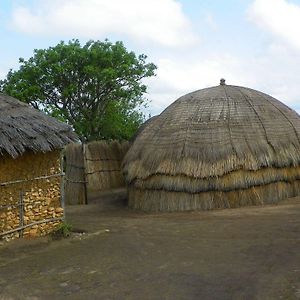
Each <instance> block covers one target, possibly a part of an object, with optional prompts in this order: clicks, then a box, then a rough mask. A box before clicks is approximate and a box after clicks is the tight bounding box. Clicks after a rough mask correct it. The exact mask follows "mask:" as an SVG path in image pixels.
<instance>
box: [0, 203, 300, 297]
mask: <svg viewBox="0 0 300 300" xmlns="http://www.w3.org/2000/svg"><path fill="white" fill-rule="evenodd" d="M67 212H68V214H67V217H68V220H69V222H70V223H72V224H73V225H74V227H75V228H77V229H80V230H81V229H82V230H86V231H87V234H84V235H78V234H77V235H74V236H73V237H71V238H68V239H64V240H60V241H49V240H48V239H45V238H44V239H39V240H37V241H24V240H23V241H16V242H12V243H10V244H8V245H7V244H6V245H2V246H0V299H22V300H23V299H75V300H76V299H85V300H88V299H105V300H108V299H120V300H121V299H122V300H123V299H137V300H142V299H151V300H152V299H168V300H176V299H210V300H215V299H222V300H225V299H230V300H231V299H243V300H244V299H251V300H252V299H263V300H266V299H300V199H291V200H289V201H287V202H284V203H283V204H280V205H278V206H267V207H264V208H261V207H259V208H256V207H254V208H252V207H251V208H242V209H233V210H222V211H214V212H194V213H172V214H144V213H137V212H133V211H130V210H127V209H126V208H121V207H120V208H117V209H106V210H103V206H101V205H99V204H97V203H96V204H90V205H88V206H84V207H78V206H76V207H69V208H68V211H67Z"/></svg>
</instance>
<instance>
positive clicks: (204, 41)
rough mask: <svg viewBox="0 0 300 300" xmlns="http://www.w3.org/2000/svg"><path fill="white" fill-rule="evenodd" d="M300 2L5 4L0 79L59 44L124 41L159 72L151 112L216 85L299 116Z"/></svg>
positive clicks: (0, 7) (59, 0) (0, 13)
mask: <svg viewBox="0 0 300 300" xmlns="http://www.w3.org/2000/svg"><path fill="white" fill-rule="evenodd" d="M299 28H300V0H293V1H292V0H227V1H218V0H211V1H196V0H185V1H184V0H182V1H179V0H178V1H177V0H152V1H150V0H43V1H42V0H30V1H28V0H27V1H25V0H23V1H22V0H12V1H10V0H1V1H0V39H1V47H0V54H1V58H2V59H1V61H0V78H4V77H5V75H6V74H7V72H8V70H9V69H10V68H13V69H17V68H18V58H19V57H24V58H29V57H30V56H31V55H32V53H33V49H35V48H48V47H50V46H54V45H55V44H57V43H58V42H59V41H60V40H65V41H68V40H70V39H72V38H79V39H80V40H81V41H82V42H83V43H84V42H85V41H87V40H89V39H100V40H103V39H104V38H108V39H110V40H111V41H116V40H122V41H123V42H124V43H125V45H126V47H127V48H128V49H130V50H133V51H135V52H136V53H144V54H146V55H148V58H149V61H152V62H154V63H155V64H156V65H157V66H158V71H157V76H156V77H155V78H152V79H150V80H147V84H148V85H149V90H148V95H147V97H148V99H150V100H151V104H150V106H149V108H148V112H150V113H151V114H157V113H159V112H160V111H161V110H163V109H164V108H165V107H166V106H167V105H169V104H170V103H171V102H173V101H174V100H176V98H177V97H179V96H181V95H183V94H185V93H188V92H191V91H193V90H196V89H201V88H204V87H208V86H214V85H217V84H218V83H219V79H220V78H221V77H224V78H226V81H227V83H228V84H233V85H242V86H247V87H251V88H254V89H257V90H261V91H263V92H265V93H268V94H271V95H272V96H274V97H276V98H277V99H279V100H281V101H282V102H284V103H286V104H287V105H289V106H290V107H292V108H293V109H295V110H297V111H298V113H300V89H299V86H300V76H299V75H300V30H299Z"/></svg>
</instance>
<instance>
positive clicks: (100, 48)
mask: <svg viewBox="0 0 300 300" xmlns="http://www.w3.org/2000/svg"><path fill="white" fill-rule="evenodd" d="M146 58H147V57H146V55H144V54H141V55H138V56H137V55H136V54H135V53H134V52H129V51H127V49H126V48H125V47H124V45H123V43H122V42H116V43H114V44H113V43H111V42H109V41H108V40H105V41H104V42H101V41H89V42H87V43H86V44H85V45H83V46H81V45H80V42H79V41H78V40H72V41H69V42H68V44H65V43H64V42H60V43H59V44H58V45H56V46H54V47H50V48H48V49H39V50H34V55H33V57H31V58H29V59H28V60H27V61H26V60H25V59H23V58H20V59H19V62H20V68H19V70H17V71H13V70H10V71H9V72H8V74H7V77H6V79H5V80H2V81H0V90H1V91H2V92H4V93H6V94H8V95H11V96H13V97H16V98H17V99H19V100H21V101H24V102H26V103H29V104H30V105H32V106H33V107H35V108H37V109H40V110H43V111H45V112H46V113H49V114H51V115H53V116H55V117H57V118H59V119H61V120H63V121H66V122H68V123H69V124H71V125H72V126H73V127H74V129H75V131H76V132H77V133H78V135H79V136H80V137H81V138H82V140H86V141H90V140H96V139H103V138H106V139H109V138H117V139H122V138H130V136H132V135H133V134H134V132H135V130H136V129H137V128H138V126H139V125H140V124H141V122H142V121H143V115H142V114H141V113H140V112H138V111H137V109H138V108H139V107H141V106H142V105H145V104H146V103H147V99H145V98H144V94H145V93H146V90H147V87H146V85H145V84H143V82H142V81H143V79H144V78H146V77H151V76H153V75H155V74H154V72H155V69H156V66H155V65H154V64H153V63H146Z"/></svg>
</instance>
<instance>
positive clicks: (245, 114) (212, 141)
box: [123, 81, 300, 211]
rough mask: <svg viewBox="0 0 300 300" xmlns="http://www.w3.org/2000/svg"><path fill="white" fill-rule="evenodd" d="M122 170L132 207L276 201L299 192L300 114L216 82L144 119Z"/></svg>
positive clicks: (158, 208)
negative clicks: (142, 126)
mask: <svg viewBox="0 0 300 300" xmlns="http://www.w3.org/2000/svg"><path fill="white" fill-rule="evenodd" d="M123 167H124V174H125V178H126V181H127V184H128V187H129V206H130V207H132V208H136V209H141V210H145V211H178V210H196V209H214V208H227V207H228V208H229V207H238V206H245V205H259V204H266V203H276V202H278V201H279V200H281V199H283V198H286V197H290V196H296V195H300V116H299V115H298V114H297V113H296V112H295V111H293V110H292V109H290V108H288V107H287V106H285V105H284V104H283V103H281V102H279V101H278V100H276V99H274V98H273V97H271V96H268V95H266V94H264V93H261V92H259V91H256V90H252V89H249V88H245V87H239V86H231V85H225V82H224V81H221V84H220V85H219V86H216V87H212V88H206V89H202V90H199V91H196V92H193V93H190V94H187V95H185V96H183V97H181V98H179V99H178V100H176V101H175V102H174V103H173V104H171V105H170V106H169V107H168V108H167V109H166V110H164V111H163V112H162V113H161V114H160V115H159V116H158V117H157V118H155V119H154V120H153V121H151V122H149V123H148V124H147V126H146V127H145V128H144V129H143V130H142V131H141V132H140V134H139V135H138V136H137V138H136V139H135V141H134V143H133V145H132V146H131V148H130V149H129V151H128V152H127V155H126V156H125V158H124V161H123Z"/></svg>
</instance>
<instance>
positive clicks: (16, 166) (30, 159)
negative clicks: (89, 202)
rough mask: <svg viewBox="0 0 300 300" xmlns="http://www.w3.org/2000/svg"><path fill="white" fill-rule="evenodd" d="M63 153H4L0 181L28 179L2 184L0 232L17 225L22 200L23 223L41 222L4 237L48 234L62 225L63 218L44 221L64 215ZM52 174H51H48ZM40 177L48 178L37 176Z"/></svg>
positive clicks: (0, 192) (12, 237) (0, 193)
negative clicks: (62, 205)
mask: <svg viewBox="0 0 300 300" xmlns="http://www.w3.org/2000/svg"><path fill="white" fill-rule="evenodd" d="M60 173H61V170H60V152H59V151H52V152H48V153H44V154H43V153H32V152H28V153H26V154H24V155H22V156H21V157H18V158H17V159H12V158H11V157H9V156H2V159H1V160H0V183H2V184H3V183H6V182H13V181H18V180H22V181H23V180H26V181H24V182H19V183H11V184H7V185H4V186H3V185H0V207H2V208H1V209H0V234H1V233H3V232H7V231H10V230H13V229H15V228H18V227H19V226H20V224H21V223H22V222H21V221H20V203H21V198H22V199H23V200H22V201H23V206H22V207H23V209H22V211H23V212H22V214H23V218H22V219H23V225H25V226H26V225H30V224H31V223H34V222H41V223H40V224H36V225H32V226H28V227H27V228H25V229H24V230H22V231H17V232H14V233H11V234H9V235H5V236H3V239H6V240H9V239H14V238H16V237H19V236H22V235H23V236H24V237H36V236H43V235H46V234H48V233H50V232H52V231H53V230H55V228H57V226H58V225H59V224H60V222H61V221H60V220H54V221H52V222H42V221H44V220H49V219H52V218H54V219H60V218H62V217H63V208H62V207H61V201H60V197H61V195H60V188H61V176H60ZM48 176H50V177H48ZM38 177H48V178H42V179H35V178H38ZM22 214H21V216H22Z"/></svg>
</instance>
